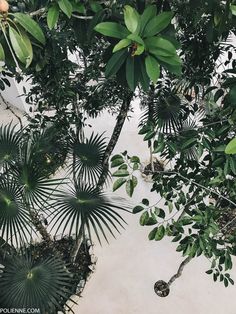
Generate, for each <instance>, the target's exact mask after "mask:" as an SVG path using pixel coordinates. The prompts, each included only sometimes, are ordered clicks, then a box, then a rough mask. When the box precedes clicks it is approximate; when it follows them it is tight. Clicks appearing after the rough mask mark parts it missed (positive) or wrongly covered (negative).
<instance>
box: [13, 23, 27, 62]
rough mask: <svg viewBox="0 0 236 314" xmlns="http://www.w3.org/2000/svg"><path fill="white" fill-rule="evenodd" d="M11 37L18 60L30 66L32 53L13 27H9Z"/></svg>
mask: <svg viewBox="0 0 236 314" xmlns="http://www.w3.org/2000/svg"><path fill="white" fill-rule="evenodd" d="M9 37H10V41H11V45H12V48H13V50H14V52H15V54H16V56H17V58H18V59H19V60H20V61H21V62H22V63H23V64H25V65H29V60H30V59H31V56H30V51H28V50H27V47H26V45H25V42H24V40H23V38H22V36H20V35H19V33H18V32H17V31H16V30H15V29H14V28H12V27H9Z"/></svg>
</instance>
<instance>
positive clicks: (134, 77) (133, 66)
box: [126, 56, 140, 91]
mask: <svg viewBox="0 0 236 314" xmlns="http://www.w3.org/2000/svg"><path fill="white" fill-rule="evenodd" d="M137 62H138V60H137V59H136V58H134V57H131V56H128V58H127V60H126V80H127V83H128V85H129V88H130V89H131V90H132V91H134V90H135V88H136V86H137V85H138V80H139V73H140V72H139V71H138V70H139V69H138V63H137Z"/></svg>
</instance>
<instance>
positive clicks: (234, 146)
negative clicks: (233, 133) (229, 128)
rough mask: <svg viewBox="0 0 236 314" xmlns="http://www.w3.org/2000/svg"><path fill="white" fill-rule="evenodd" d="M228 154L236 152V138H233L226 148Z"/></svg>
mask: <svg viewBox="0 0 236 314" xmlns="http://www.w3.org/2000/svg"><path fill="white" fill-rule="evenodd" d="M225 153H226V154H236V138H234V139H232V140H231V141H230V142H229V143H228V145H227V146H226V148H225Z"/></svg>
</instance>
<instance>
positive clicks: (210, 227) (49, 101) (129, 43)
mask: <svg viewBox="0 0 236 314" xmlns="http://www.w3.org/2000/svg"><path fill="white" fill-rule="evenodd" d="M1 1H2V2H1V3H0V12H1V14H0V60H1V66H2V68H1V77H0V88H1V89H4V86H5V85H9V81H8V79H7V76H8V75H11V76H14V77H15V79H16V80H17V81H21V80H22V79H23V78H24V77H26V76H27V78H28V79H29V80H31V86H32V87H31V89H30V90H29V91H27V90H26V89H25V94H26V101H27V103H28V105H29V111H30V114H29V117H28V124H27V125H26V126H25V128H24V129H21V130H18V129H17V128H16V127H12V125H9V126H2V127H1V129H0V152H1V153H0V160H1V180H0V230H1V239H2V241H3V243H4V245H3V246H2V248H3V249H1V250H0V258H1V264H3V265H5V268H4V270H3V273H1V277H2V278H3V279H4V280H1V282H0V288H2V289H5V287H6V286H7V285H9V287H11V289H10V290H9V294H7V295H0V297H1V298H4V302H6V305H5V306H6V307H7V306H13V303H12V302H13V301H12V300H11V301H10V299H11V298H10V296H11V295H12V294H14V293H21V295H24V297H22V299H21V300H22V301H19V300H18V299H17V300H16V302H18V303H17V306H19V304H20V305H21V306H23V305H28V304H30V305H31V304H32V302H33V300H34V299H33V297H34V296H33V295H31V294H28V295H27V293H28V292H27V289H24V285H22V284H21V291H20V292H18V291H17V290H14V289H18V288H17V285H18V284H19V285H20V281H18V280H22V276H23V277H24V276H26V277H24V281H23V284H25V285H28V283H27V282H28V281H29V280H31V279H32V278H31V276H34V272H37V273H38V272H43V273H44V274H45V278H46V279H45V281H44V283H47V282H48V277H47V272H48V267H49V266H50V267H51V266H52V265H54V263H56V264H57V267H55V268H54V271H55V276H56V271H57V270H58V272H59V273H60V275H59V277H58V278H59V279H58V280H59V282H58V285H59V286H60V285H64V283H63V280H65V281H66V282H67V280H69V279H68V278H69V277H68V270H67V268H65V269H64V270H65V273H63V270H62V268H61V265H63V261H62V260H60V258H59V257H58V256H57V255H58V252H57V250H56V249H55V248H53V239H52V237H51V235H52V234H54V232H55V229H56V231H59V230H61V231H62V233H66V234H72V233H75V237H76V246H75V247H74V248H73V250H72V254H71V263H73V261H74V258H75V255H76V254H77V252H78V248H79V246H80V244H81V238H85V237H86V236H89V237H92V233H94V234H95V235H96V236H97V238H98V240H99V241H100V240H101V234H102V235H103V237H104V238H105V239H107V235H106V232H105V231H109V232H110V233H111V234H112V235H114V233H113V230H117V231H118V227H117V226H119V225H120V226H123V223H124V221H123V218H122V217H121V215H120V214H119V213H118V210H122V209H124V208H126V206H120V205H118V204H116V203H114V202H112V201H110V200H109V199H107V197H106V196H105V195H104V192H103V188H104V185H105V183H106V182H107V178H109V176H110V171H109V167H108V165H109V159H110V157H111V154H112V151H113V149H114V147H115V145H116V142H117V140H118V138H119V135H120V132H121V130H122V127H123V124H124V122H125V119H126V117H127V115H128V112H129V110H131V109H132V105H131V101H132V99H133V98H134V97H139V99H140V100H141V107H142V109H143V114H142V116H141V117H140V130H139V134H141V135H143V136H144V141H146V142H147V149H150V165H149V167H148V168H147V169H146V170H145V173H146V174H149V175H150V176H151V178H152V183H153V184H152V189H151V191H152V192H153V193H155V194H156V197H157V202H156V203H155V204H150V203H149V200H148V199H147V198H146V196H145V195H144V196H143V199H140V204H137V206H135V208H134V209H133V213H135V214H137V213H141V217H140V224H141V225H142V226H153V227H152V228H151V227H150V228H151V229H150V233H149V240H156V241H160V240H161V239H163V237H164V236H169V237H171V239H172V241H174V242H176V243H177V251H179V252H181V253H182V254H183V256H187V257H188V258H189V259H191V258H194V257H196V256H199V255H201V254H203V255H205V257H206V258H207V259H208V260H209V261H210V263H211V265H210V267H211V268H210V269H209V270H208V271H207V273H208V274H213V279H214V280H215V281H216V280H218V279H219V280H220V281H223V282H224V284H225V286H228V284H229V283H231V284H233V279H231V278H230V274H229V272H228V270H230V269H231V268H232V258H231V257H232V256H233V255H236V224H235V222H236V212H235V210H236V193H235V182H234V181H235V176H236V157H235V154H236V142H235V139H234V137H235V121H236V111H235V105H236V79H235V73H236V62H235V60H234V55H235V45H234V43H233V40H234V38H235V37H234V36H235V31H236V29H235V26H236V24H235V21H236V17H235V15H236V3H235V1H234V0H226V1H218V0H209V1H194V0H189V1H187V0H186V1H178V0H173V1H171V0H162V1H158V2H156V1H151V0H150V1H144V0H137V1H134V0H133V1H122V0H119V1H86V0H84V1H82V0H81V1H78V0H75V1H71V0H58V1H37V0H32V1H25V2H16V1H14V0H11V1H9V5H10V6H9V8H8V4H7V5H6V2H5V3H4V1H5V0H1ZM1 4H2V5H3V6H2V7H1ZM4 5H5V6H4ZM103 110H108V111H109V112H111V113H112V114H116V115H117V122H116V125H115V127H114V131H113V134H112V136H111V138H110V140H109V142H108V143H106V141H105V140H104V138H103V136H102V135H99V134H96V132H95V130H93V131H94V132H95V133H92V135H91V136H90V137H89V138H85V135H84V130H85V128H86V127H88V124H87V117H88V116H92V117H96V116H97V115H98V114H100V113H101V112H102V111H103ZM90 127H92V126H90ZM154 157H157V158H158V159H159V160H160V165H162V166H161V167H159V168H158V167H157V168H156V167H155V158H154ZM110 160H111V164H110V168H111V169H112V170H113V168H114V169H115V171H111V172H112V176H113V177H114V179H115V180H114V185H113V190H114V191H115V190H117V189H118V188H120V187H121V186H123V185H125V187H126V191H127V194H128V196H130V197H132V195H133V193H134V190H135V187H136V186H137V184H138V180H137V176H136V175H135V173H136V172H137V171H139V170H140V169H141V168H142V161H141V160H140V158H139V157H138V156H129V153H128V152H127V151H126V152H123V153H121V154H119V155H115V156H113V157H112V158H111V159H110ZM61 167H63V168H64V169H66V171H67V172H68V173H67V176H66V177H63V178H60V179H55V178H54V177H53V176H54V175H58V174H60V169H61ZM58 189H59V191H58ZM68 189H69V191H68ZM160 200H162V201H163V200H164V203H165V206H164V207H160V206H158V204H159V202H160ZM41 215H44V217H46V216H47V219H48V222H49V224H52V227H53V228H52V230H51V231H50V233H49V231H48V228H47V223H48V222H47V223H46V225H45V224H44V223H43V222H42V220H41V219H40V217H41ZM46 221H47V220H46ZM92 230H93V232H92ZM32 231H34V232H36V233H39V234H40V235H41V237H42V239H43V240H44V241H46V243H47V245H48V247H49V248H50V249H51V250H52V252H53V253H54V254H55V256H57V258H58V259H55V260H51V259H49V260H42V261H37V262H38V264H37V265H38V266H35V262H34V261H32V260H31V257H28V256H27V257H26V256H22V253H19V252H18V248H19V247H22V246H25V243H28V242H29V241H32ZM15 247H17V250H15ZM4 248H5V249H4ZM16 254H18V255H19V256H18V259H17V261H18V262H17V263H18V264H19V267H18V268H20V274H21V275H22V276H16V277H14V282H16V284H15V285H13V284H12V285H11V286H10V282H11V280H12V277H11V276H12V275H13V273H14V271H15V269H16V268H15V265H12V264H10V266H9V267H8V266H6V261H7V262H8V260H9V259H10V260H11V259H12V258H13V259H14V258H15V255H16ZM6 256H7V259H6ZM4 263H5V264H4ZM18 264H17V265H18ZM2 278H1V279H2ZM33 284H35V285H36V284H38V285H40V284H41V282H36V283H33ZM1 285H4V287H3V286H1ZM55 287H56V286H55ZM39 289H40V291H42V294H40V295H38V298H39V300H38V302H39V303H38V304H39V305H38V306H39V307H40V308H41V310H42V312H44V311H46V310H47V311H52V312H53V311H54V310H55V307H56V308H59V306H58V304H59V305H60V306H61V305H62V304H61V303H60V302H59V301H57V300H59V299H60V295H59V294H60V291H61V290H60V288H58V289H56V288H55V291H56V290H57V293H58V295H57V294H56V292H55V294H54V295H52V296H51V298H53V300H54V301H55V302H52V303H51V301H50V295H47V298H44V297H43V296H44V295H45V293H46V291H47V290H48V286H47V285H46V284H45V285H43V286H42V287H41V286H39ZM51 292H52V293H54V290H53V291H51ZM67 296H68V298H69V292H68V291H67V292H66V297H67ZM27 298H28V299H27ZM58 298H59V299H58ZM26 299H27V300H28V301H29V300H30V301H29V302H28V301H27V302H28V303H25V301H24V300H26ZM60 300H61V299H60ZM19 302H20V303H19ZM58 302H59V303H58ZM50 304H51V305H52V308H50V309H49V307H50ZM14 306H15V307H16V305H14Z"/></svg>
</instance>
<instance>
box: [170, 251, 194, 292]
mask: <svg viewBox="0 0 236 314" xmlns="http://www.w3.org/2000/svg"><path fill="white" fill-rule="evenodd" d="M191 259H192V258H191V257H189V256H188V257H187V258H186V259H185V260H184V261H183V262H182V263H181V264H180V266H179V268H178V271H177V273H176V274H174V275H173V276H172V277H171V278H170V280H169V281H168V283H167V284H168V286H169V287H170V285H172V283H173V282H174V281H175V280H176V279H177V278H179V277H180V276H181V275H182V272H183V270H184V267H185V266H186V265H187V264H188V263H189V262H190V261H191Z"/></svg>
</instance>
